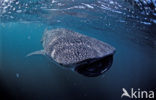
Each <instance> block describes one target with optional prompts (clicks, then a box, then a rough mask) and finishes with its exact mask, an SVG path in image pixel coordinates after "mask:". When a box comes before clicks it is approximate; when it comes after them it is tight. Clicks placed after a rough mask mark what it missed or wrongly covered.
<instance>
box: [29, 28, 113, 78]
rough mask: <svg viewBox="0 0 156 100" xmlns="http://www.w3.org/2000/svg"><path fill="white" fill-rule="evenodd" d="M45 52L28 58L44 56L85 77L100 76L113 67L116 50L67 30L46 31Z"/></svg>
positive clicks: (43, 41)
mask: <svg viewBox="0 0 156 100" xmlns="http://www.w3.org/2000/svg"><path fill="white" fill-rule="evenodd" d="M41 41H42V45H43V48H44V49H43V50H39V51H35V52H32V53H30V54H28V55H27V56H31V55H35V54H42V55H46V56H48V57H50V58H51V59H52V60H53V61H54V62H55V63H57V64H59V65H61V66H64V67H66V68H72V69H73V70H74V71H76V72H78V73H80V74H82V75H85V76H90V77H93V76H98V75H101V74H102V73H104V72H105V71H106V70H107V69H109V67H110V66H111V65H112V60H113V54H114V53H115V48H114V47H112V46H111V45H109V44H107V43H105V42H102V41H100V40H97V39H95V38H92V37H89V36H86V35H83V34H81V33H78V32H74V31H71V30H68V29H65V28H57V29H52V30H45V32H44V34H43V38H42V40H41Z"/></svg>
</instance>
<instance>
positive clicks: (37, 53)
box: [26, 50, 46, 57]
mask: <svg viewBox="0 0 156 100" xmlns="http://www.w3.org/2000/svg"><path fill="white" fill-rule="evenodd" d="M45 54H46V52H45V50H39V51H34V52H32V53H29V54H27V56H26V57H29V56H32V55H45Z"/></svg>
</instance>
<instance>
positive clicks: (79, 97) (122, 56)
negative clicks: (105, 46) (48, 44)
mask: <svg viewBox="0 0 156 100" xmlns="http://www.w3.org/2000/svg"><path fill="white" fill-rule="evenodd" d="M36 1H37V0H36ZM41 1H46V0H41ZM48 1H49V0H47V2H48ZM100 1H101V2H100ZM104 1H109V0H99V1H98V2H99V4H98V2H93V1H87V0H86V1H83V3H85V4H90V5H92V6H93V7H94V9H92V8H85V10H84V9H80V8H79V9H72V10H65V11H61V12H60V11H54V10H51V9H53V7H51V6H50V7H51V8H48V7H47V6H46V10H45V9H43V8H44V7H43V6H42V7H39V8H42V9H38V11H37V10H34V12H31V13H30V12H29V11H28V10H26V11H27V13H26V12H21V13H15V12H14V13H13V12H12V14H11V15H12V17H11V18H12V19H11V18H10V14H8V13H3V14H2V13H1V17H0V18H1V23H0V100H7V99H9V100H56V99H57V100H61V99H62V100H86V99H90V100H120V99H121V94H122V88H126V89H127V90H128V91H129V90H130V89H131V88H134V89H136V90H137V89H138V88H140V89H141V90H147V91H149V90H153V91H155V88H156V85H155V84H156V74H155V73H156V35H155V32H156V30H155V28H156V26H155V24H154V23H153V22H148V21H147V22H145V20H143V19H142V17H143V18H144V17H145V15H139V14H138V16H139V19H136V18H133V17H127V16H124V14H123V13H124V12H125V13H126V15H128V14H130V15H134V14H131V13H130V12H132V11H133V10H131V11H130V12H127V10H126V11H121V9H117V10H116V9H115V8H114V6H109V7H108V8H111V9H108V8H107V9H106V6H105V7H104V6H103V7H104V8H105V9H101V8H98V6H100V7H102V6H101V5H100V4H102V3H104ZM112 1H113V0H112ZM117 1H119V2H118V3H120V4H122V3H123V2H121V1H120V0H117ZM25 2H26V0H25ZM60 2H61V0H60ZM61 3H62V2H61ZM81 3H82V2H80V1H79V2H78V1H75V2H74V3H69V1H68V2H67V4H69V5H67V4H66V3H65V5H66V6H59V7H58V8H57V6H56V7H55V8H57V9H67V8H68V9H69V7H73V6H75V5H79V4H81ZM37 4H38V3H37ZM37 4H33V6H35V5H37ZM57 4H58V3H57ZM93 4H96V6H95V5H93ZM115 4H116V3H115ZM20 5H22V3H20ZM23 5H24V4H23ZM60 5H61V4H60ZM82 5H83V4H81V6H82ZM97 5H98V6H97ZM103 5H105V4H103ZM108 5H110V4H108ZM108 5H107V6H108ZM124 5H129V3H123V6H124ZM33 6H32V9H31V10H32V11H33V9H34V8H33ZM118 6H119V5H118ZM123 6H122V7H123ZM129 6H130V5H129ZM129 6H126V7H129ZM17 7H19V5H17ZM21 7H23V6H21ZM96 7H97V8H96ZM21 9H22V11H24V10H23V8H21ZM42 10H43V11H42ZM112 10H113V12H112ZM114 10H116V11H115V12H114ZM9 11H10V10H9ZM117 11H121V12H122V14H120V13H119V12H118V13H117ZM7 12H8V11H7ZM28 12H29V14H28ZM24 15H27V16H26V17H25V16H24ZM35 15H36V16H35ZM31 16H35V17H31ZM146 17H148V16H146ZM20 18H21V19H20ZM30 19H31V20H30ZM151 19H153V18H151ZM57 27H64V28H68V29H71V30H73V31H77V32H80V33H83V34H86V35H88V36H91V37H94V38H97V39H99V40H102V41H104V42H107V43H109V44H111V45H112V46H114V47H115V48H116V53H115V55H114V61H113V65H112V67H111V68H110V70H108V71H107V72H106V73H104V74H103V75H101V76H98V77H94V78H89V77H84V76H82V75H80V74H78V73H76V72H73V71H71V70H68V69H64V68H61V67H59V66H57V65H55V64H53V63H52V62H51V61H50V59H49V58H48V57H45V56H42V55H35V56H30V57H26V55H27V54H28V53H31V52H33V51H36V50H40V49H43V48H42V44H41V42H40V40H41V38H42V35H43V32H44V30H45V29H46V28H49V29H53V28H57ZM122 99H126V97H125V98H122Z"/></svg>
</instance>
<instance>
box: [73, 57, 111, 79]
mask: <svg viewBox="0 0 156 100" xmlns="http://www.w3.org/2000/svg"><path fill="white" fill-rule="evenodd" d="M112 62H113V55H108V56H105V57H102V58H94V59H88V60H85V61H83V62H81V63H80V64H79V65H78V66H76V68H75V71H76V72H78V73H79V74H82V75H84V76H88V77H96V76H99V75H101V74H103V73H104V72H105V71H107V70H108V69H109V68H110V67H111V65H112Z"/></svg>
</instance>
